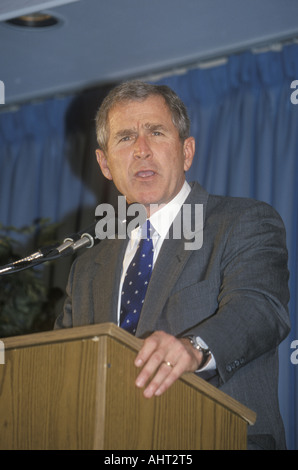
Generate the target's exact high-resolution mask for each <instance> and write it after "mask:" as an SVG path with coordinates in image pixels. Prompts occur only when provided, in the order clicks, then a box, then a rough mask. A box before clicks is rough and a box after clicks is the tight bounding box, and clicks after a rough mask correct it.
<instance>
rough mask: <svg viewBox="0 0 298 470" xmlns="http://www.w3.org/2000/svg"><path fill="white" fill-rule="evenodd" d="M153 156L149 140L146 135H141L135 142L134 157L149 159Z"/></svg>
mask: <svg viewBox="0 0 298 470" xmlns="http://www.w3.org/2000/svg"><path fill="white" fill-rule="evenodd" d="M151 155H152V151H151V147H150V145H149V142H148V138H147V137H146V136H144V135H139V136H138V137H137V139H136V141H135V146H134V157H135V158H148V157H150V156H151Z"/></svg>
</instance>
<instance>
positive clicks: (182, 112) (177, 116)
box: [95, 80, 190, 152]
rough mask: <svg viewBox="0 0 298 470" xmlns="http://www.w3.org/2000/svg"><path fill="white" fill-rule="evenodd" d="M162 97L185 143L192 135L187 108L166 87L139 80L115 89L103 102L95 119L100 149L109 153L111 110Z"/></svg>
mask: <svg viewBox="0 0 298 470" xmlns="http://www.w3.org/2000/svg"><path fill="white" fill-rule="evenodd" d="M152 95H155V96H161V97H163V98H164V100H165V102H166V104H167V106H168V107H169V110H170V112H171V115H172V122H173V124H174V126H175V127H176V128H177V130H178V133H179V138H180V140H181V141H182V142H184V140H185V139H187V137H189V133H190V120H189V117H188V114H187V110H186V106H185V105H184V103H183V102H182V101H181V99H180V98H179V97H178V96H177V95H176V93H175V92H174V91H173V90H172V89H171V88H169V87H168V86H166V85H151V84H149V83H144V82H142V81H139V80H133V81H130V82H126V83H122V84H120V85H118V86H117V87H115V88H113V90H112V91H110V93H109V94H108V95H107V96H106V97H105V99H104V100H103V102H102V104H101V106H100V108H99V110H98V112H97V114H96V118H95V124H96V137H97V142H98V145H99V148H100V149H101V150H103V151H104V152H106V151H107V145H108V139H109V123H108V117H109V112H110V110H111V109H112V108H113V107H114V106H115V105H116V104H119V103H123V102H125V101H143V100H145V99H146V98H148V97H149V96H152Z"/></svg>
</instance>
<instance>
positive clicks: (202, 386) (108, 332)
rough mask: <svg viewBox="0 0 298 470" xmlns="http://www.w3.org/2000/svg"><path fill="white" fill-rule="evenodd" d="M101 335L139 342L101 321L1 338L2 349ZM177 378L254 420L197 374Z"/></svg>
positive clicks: (132, 343) (131, 344)
mask: <svg viewBox="0 0 298 470" xmlns="http://www.w3.org/2000/svg"><path fill="white" fill-rule="evenodd" d="M101 336H109V337H112V338H114V339H116V340H118V341H120V342H123V343H124V344H125V345H126V346H127V347H130V348H131V349H133V350H135V351H138V350H139V349H140V347H141V345H142V340H141V339H139V338H136V337H134V336H132V335H131V334H129V333H127V332H126V331H125V330H123V329H122V328H119V327H118V326H116V325H115V324H114V323H101V324H96V325H87V326H80V327H74V328H64V329H59V330H53V331H45V332H40V333H33V334H29V335H22V336H13V337H8V338H3V339H2V340H1V341H3V343H4V347H5V352H6V351H9V350H13V349H18V348H27V347H34V346H41V345H45V344H54V343H61V342H65V341H75V340H86V339H93V340H95V341H96V340H97V339H98V338H99V337H101ZM180 380H182V381H183V382H186V383H187V384H188V385H190V386H192V387H195V388H196V389H198V390H200V392H201V393H204V394H205V395H208V396H209V397H212V399H213V400H215V401H217V402H219V403H220V404H221V405H224V406H225V407H226V408H227V409H229V410H230V411H232V412H234V413H236V414H237V415H239V416H241V417H242V418H243V419H244V420H245V421H246V422H247V423H248V424H250V425H253V424H254V423H255V420H256V413H254V412H253V411H252V410H250V409H249V408H247V407H246V406H244V405H242V404H241V403H239V402H238V401H236V400H235V399H233V398H232V397H230V396H229V395H227V394H225V393H224V392H222V391H221V390H219V389H217V388H216V387H214V386H212V385H210V384H209V383H208V382H206V381H205V380H203V379H201V378H200V377H197V376H196V375H195V374H193V373H188V374H184V375H183V376H182V377H181V378H180Z"/></svg>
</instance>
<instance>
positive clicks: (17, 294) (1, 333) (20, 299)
mask: <svg viewBox="0 0 298 470" xmlns="http://www.w3.org/2000/svg"><path fill="white" fill-rule="evenodd" d="M38 227H39V230H38V231H37V227H36V225H33V226H31V227H24V228H22V229H16V228H15V227H3V226H2V225H1V224H0V236H1V238H0V266H5V265H6V264H9V263H11V262H14V261H16V260H18V259H20V258H21V256H20V255H19V254H18V253H17V251H16V250H18V247H19V248H20V246H21V245H20V243H19V242H18V241H17V240H16V239H15V238H17V237H20V236H32V235H35V237H36V243H38V245H37V246H44V245H45V243H46V242H47V243H49V244H50V243H54V241H53V239H52V238H53V234H54V232H55V230H56V226H55V225H51V226H49V225H48V224H47V221H46V220H42V221H39V223H38ZM11 232H13V233H15V234H16V237H14V238H13V237H12V236H11V235H9V233H11ZM37 232H38V235H36V233H37ZM42 278H43V276H42V270H41V269H40V268H29V269H26V270H23V271H20V272H16V273H12V274H8V275H1V276H0V337H7V336H15V335H20V334H28V333H34V332H37V331H45V330H50V329H52V327H53V323H54V320H55V313H54V307H55V303H56V302H57V301H58V300H59V298H61V296H62V295H63V293H62V292H61V291H60V289H50V288H48V287H47V286H46V285H45V282H44V281H43V279H42Z"/></svg>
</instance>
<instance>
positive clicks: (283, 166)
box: [158, 45, 298, 449]
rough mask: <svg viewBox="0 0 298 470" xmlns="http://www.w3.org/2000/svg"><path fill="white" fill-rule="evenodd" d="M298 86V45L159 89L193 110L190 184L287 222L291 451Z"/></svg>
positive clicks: (296, 419) (295, 414)
mask: <svg viewBox="0 0 298 470" xmlns="http://www.w3.org/2000/svg"><path fill="white" fill-rule="evenodd" d="M297 79H298V45H289V46H286V47H284V48H283V49H282V50H280V51H278V52H273V51H270V52H266V53H260V54H253V53H250V52H246V53H243V54H239V55H234V56H231V57H230V58H229V60H228V61H227V62H226V63H225V64H224V65H221V66H217V67H213V68H207V69H199V68H198V69H195V70H189V71H188V72H187V73H185V74H180V75H175V76H169V77H166V78H163V79H162V80H159V82H158V83H162V84H166V85H169V86H170V87H172V88H173V89H174V90H175V91H176V92H177V93H178V94H179V96H180V97H181V98H182V100H184V102H185V103H186V104H187V107H188V110H189V114H190V117H191V121H192V135H193V136H194V137H195V138H196V141H197V151H196V160H195V162H194V164H193V166H192V168H191V169H190V171H189V172H188V175H187V176H188V180H190V181H191V180H197V181H199V182H200V183H201V184H202V185H203V186H204V187H205V188H206V189H207V190H208V191H209V192H210V193H213V194H221V195H231V196H245V197H252V198H255V199H258V200H262V201H265V202H267V203H269V204H271V205H272V206H273V207H275V208H276V209H277V211H278V212H279V213H280V215H281V216H282V218H283V220H284V223H285V226H286V230H287V243H288V250H289V270H290V281H289V286H290V292H291V300H290V304H289V309H290V315H291V324H292V329H291V333H290V335H289V337H288V338H287V339H286V340H285V341H284V342H283V343H282V345H281V346H280V387H279V394H280V406H281V412H282V415H283V418H284V422H285V427H286V434H287V443H288V448H289V449H298V409H297V405H298V402H297V393H298V374H297V372H298V365H296V364H294V363H292V362H291V354H292V353H293V349H291V343H292V341H294V340H297V339H298V322H297V315H298V303H297V287H298V264H297V237H298V215H297V214H298V105H294V104H292V102H291V99H290V97H291V93H292V92H293V89H291V87H290V85H291V82H292V81H293V80H297Z"/></svg>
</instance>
